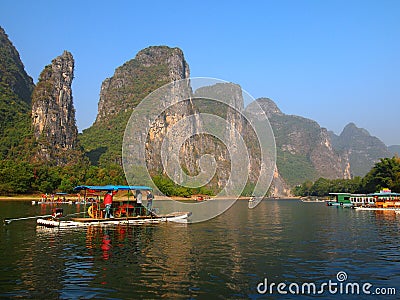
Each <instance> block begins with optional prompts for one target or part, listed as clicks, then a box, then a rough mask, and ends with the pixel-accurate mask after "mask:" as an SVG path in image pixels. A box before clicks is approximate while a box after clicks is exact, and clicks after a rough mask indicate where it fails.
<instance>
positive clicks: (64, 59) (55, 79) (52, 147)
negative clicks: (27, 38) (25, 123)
mask: <svg viewBox="0 0 400 300" xmlns="http://www.w3.org/2000/svg"><path fill="white" fill-rule="evenodd" d="M73 78H74V59H73V57H72V54H71V53H69V52H67V51H64V53H63V54H62V55H61V56H58V57H56V58H55V59H53V61H52V63H51V64H50V65H48V66H46V67H45V68H44V70H43V71H42V73H41V74H40V77H39V82H38V84H37V86H36V87H35V89H34V91H33V94H32V124H33V130H34V135H35V138H36V140H37V142H38V144H39V151H38V153H37V158H38V159H40V160H44V161H48V162H54V163H55V164H56V165H64V164H67V163H68V160H69V158H68V154H69V152H68V151H71V150H75V148H76V146H77V135H78V130H77V126H76V123H75V109H74V105H73V99H72V90H71V84H72V80H73Z"/></svg>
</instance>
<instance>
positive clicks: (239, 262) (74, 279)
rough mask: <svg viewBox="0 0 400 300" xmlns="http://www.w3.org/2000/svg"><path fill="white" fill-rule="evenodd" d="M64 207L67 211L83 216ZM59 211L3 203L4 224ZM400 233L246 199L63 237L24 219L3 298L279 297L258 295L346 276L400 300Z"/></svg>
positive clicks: (366, 219) (1, 275)
mask: <svg viewBox="0 0 400 300" xmlns="http://www.w3.org/2000/svg"><path fill="white" fill-rule="evenodd" d="M157 204H158V205H161V206H162V205H164V206H167V205H168V203H167V202H164V203H161V204H159V203H157ZM63 207H64V211H65V213H75V212H78V211H80V210H82V209H83V207H76V206H73V205H65V206H63ZM49 211H50V208H49V207H41V206H32V205H31V204H30V202H19V201H18V202H0V218H2V219H3V218H5V217H7V218H10V217H22V216H35V215H40V214H46V213H49ZM399 228H400V215H396V214H394V213H392V212H386V213H382V212H370V211H355V210H352V209H343V208H334V207H326V206H325V205H323V204H320V203H302V202H300V201H297V200H280V201H278V200H264V201H263V202H262V203H261V204H260V205H259V206H257V207H256V208H255V209H253V210H249V209H248V208H247V202H246V201H238V202H236V203H235V204H234V205H233V207H231V208H230V209H229V210H228V211H227V212H225V213H224V214H222V215H220V216H219V217H217V218H215V219H212V220H210V221H208V222H203V223H199V224H190V225H182V224H172V223H171V224H169V223H168V224H159V225H146V226H129V227H127V226H119V227H115V226H114V227H100V228H96V227H94V228H93V227H90V228H84V229H81V228H79V229H67V230H58V229H43V228H36V226H35V220H24V221H15V222H12V223H11V224H9V225H7V226H3V225H2V227H1V230H0V240H1V244H0V254H1V255H0V298H22V299H38V298H40V299H91V298H93V299H140V298H145V299H154V298H166V299H226V298H232V299H248V298H252V299H257V298H260V299H262V298H268V299H271V298H281V295H279V294H278V293H277V291H276V290H275V291H274V294H273V295H270V294H268V293H267V294H265V295H261V294H259V293H258V291H257V285H258V284H259V283H260V282H264V280H265V278H267V280H268V282H274V283H279V282H286V283H287V284H289V283H295V282H296V283H299V284H301V283H304V282H314V283H316V284H318V283H319V284H320V283H321V282H327V281H328V280H332V281H336V282H337V278H336V275H337V274H338V273H339V272H346V274H347V282H350V281H351V282H360V283H362V282H369V283H371V284H373V287H384V288H391V287H394V288H397V291H398V292H397V296H379V299H386V298H390V299H398V298H399V297H400V296H399V294H400V252H399V242H400V238H399ZM346 297H347V298H349V296H348V295H346ZM363 297H366V296H362V295H358V296H357V297H356V296H354V297H353V298H354V299H362V298H363ZM283 298H285V299H289V298H293V299H298V298H299V296H298V295H290V297H289V295H285V296H284V297H283ZM321 298H323V299H327V298H335V299H339V298H343V295H338V294H336V295H331V294H328V293H325V294H324V295H323V296H321ZM347 298H346V299H347ZM366 299H375V298H374V297H373V296H369V297H366Z"/></svg>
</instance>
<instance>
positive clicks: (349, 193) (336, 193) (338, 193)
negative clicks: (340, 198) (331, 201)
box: [329, 193, 351, 196]
mask: <svg viewBox="0 0 400 300" xmlns="http://www.w3.org/2000/svg"><path fill="white" fill-rule="evenodd" d="M329 195H349V196H350V195H351V194H350V193H329Z"/></svg>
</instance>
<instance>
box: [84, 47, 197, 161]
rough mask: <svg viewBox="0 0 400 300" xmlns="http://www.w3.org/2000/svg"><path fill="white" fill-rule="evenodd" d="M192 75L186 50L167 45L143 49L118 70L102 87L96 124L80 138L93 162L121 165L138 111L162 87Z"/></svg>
mask: <svg viewBox="0 0 400 300" xmlns="http://www.w3.org/2000/svg"><path fill="white" fill-rule="evenodd" d="M189 74H190V71H189V66H188V64H187V63H186V61H185V58H184V55H183V52H182V50H181V49H179V48H170V47H167V46H152V47H148V48H146V49H143V50H141V51H139V52H138V53H137V55H136V56H135V58H133V59H131V60H129V61H127V62H126V63H124V64H123V65H122V66H120V67H118V68H117V69H116V70H115V72H114V75H113V76H112V77H110V78H106V79H105V80H104V81H103V83H102V85H101V90H100V99H99V104H98V114H97V118H96V121H95V122H94V124H93V125H92V126H91V127H90V128H88V129H86V130H84V131H83V134H82V135H81V136H80V141H81V143H82V145H83V146H84V148H85V151H86V152H87V153H88V156H89V158H90V160H91V162H92V163H93V164H95V165H99V164H100V165H101V164H109V163H116V164H119V165H121V164H122V162H121V148H122V140H123V133H124V131H125V127H126V124H127V122H128V119H129V117H130V116H131V114H132V111H133V110H134V108H135V107H136V106H137V105H138V104H139V103H140V102H141V101H142V100H143V99H144V98H145V97H146V96H148V95H149V94H150V93H151V92H153V91H155V90H156V89H158V88H159V87H161V86H163V85H165V84H167V83H170V82H171V81H176V80H180V79H185V78H188V77H189ZM160 126H161V125H160ZM163 126H164V125H163Z"/></svg>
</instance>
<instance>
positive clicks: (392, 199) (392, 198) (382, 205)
mask: <svg viewBox="0 0 400 300" xmlns="http://www.w3.org/2000/svg"><path fill="white" fill-rule="evenodd" d="M366 196H367V197H368V199H372V200H369V204H368V205H362V206H358V207H356V208H357V209H359V210H386V211H387V210H389V211H399V210H400V194H399V193H393V192H392V191H391V190H389V189H383V190H381V191H379V192H378V193H373V194H368V195H366Z"/></svg>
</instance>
